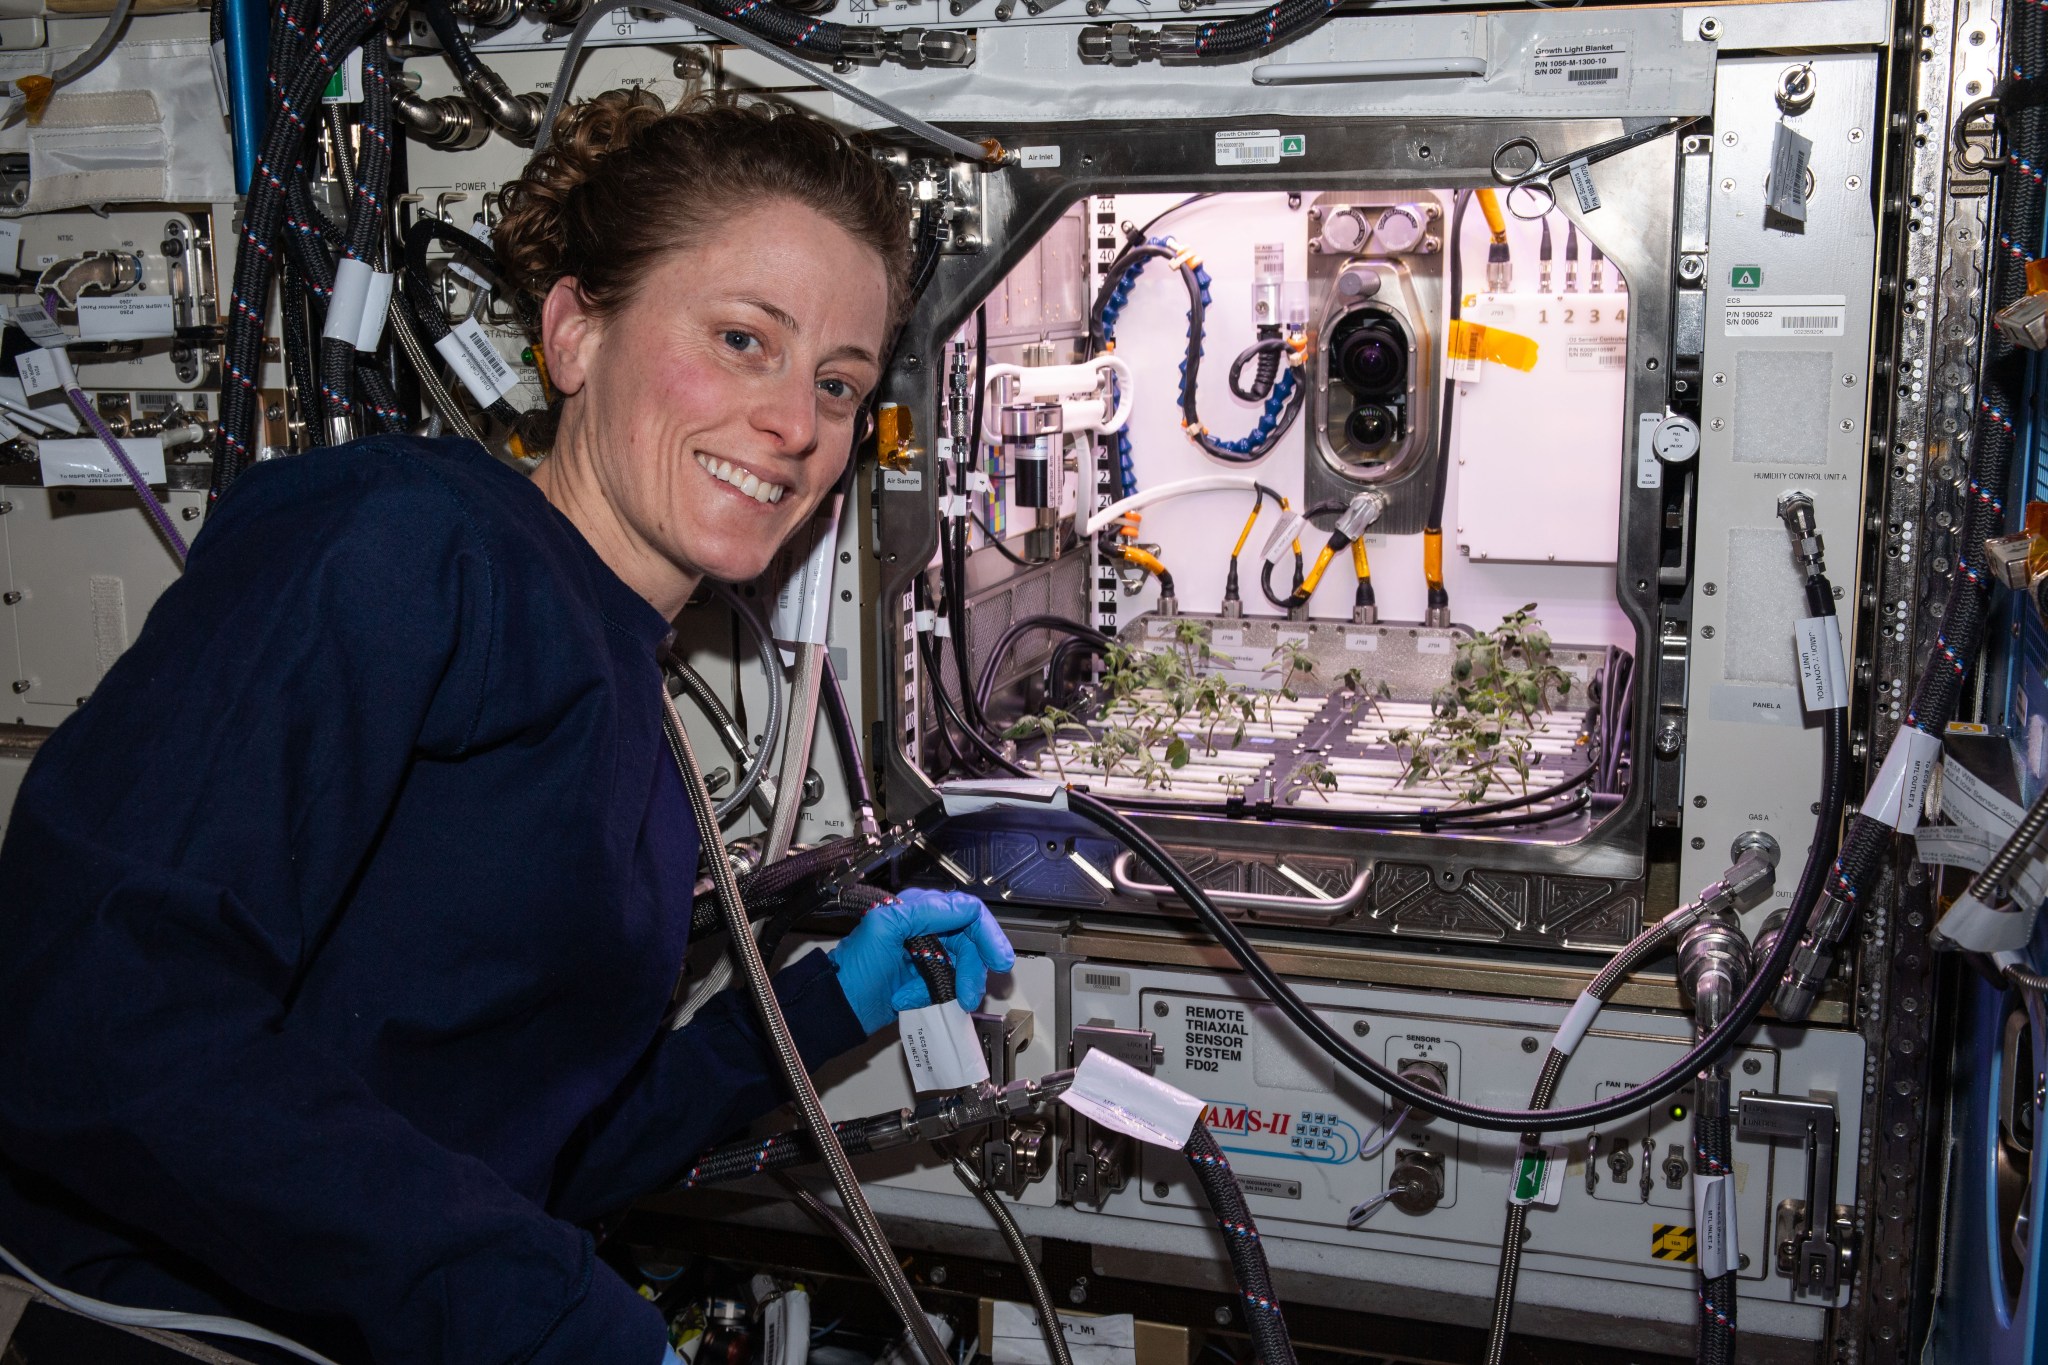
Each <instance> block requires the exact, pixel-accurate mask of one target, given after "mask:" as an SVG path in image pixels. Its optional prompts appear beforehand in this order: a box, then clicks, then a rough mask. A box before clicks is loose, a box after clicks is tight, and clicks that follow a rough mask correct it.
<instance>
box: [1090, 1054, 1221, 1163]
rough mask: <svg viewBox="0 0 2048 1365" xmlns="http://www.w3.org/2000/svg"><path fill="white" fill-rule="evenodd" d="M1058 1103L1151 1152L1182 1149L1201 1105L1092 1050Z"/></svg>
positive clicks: (1200, 1111) (1200, 1114) (1165, 1084)
mask: <svg viewBox="0 0 2048 1365" xmlns="http://www.w3.org/2000/svg"><path fill="white" fill-rule="evenodd" d="M1060 1103H1062V1104H1064V1105H1066V1106H1067V1107H1068V1108H1069V1109H1071V1110H1073V1111H1074V1112H1075V1113H1077V1114H1079V1115H1081V1116H1082V1117H1083V1118H1087V1119H1092V1120H1094V1121H1095V1122H1096V1123H1099V1124H1101V1125H1102V1126H1103V1127H1104V1128H1107V1129H1109V1130H1110V1131H1111V1132H1116V1133H1122V1134H1123V1135H1124V1136H1125V1137H1129V1138H1136V1139H1137V1140H1138V1141H1139V1142H1147V1143H1150V1144H1151V1145H1153V1146H1154V1147H1168V1148H1171V1149H1172V1150H1174V1151H1176V1152H1177V1151H1179V1150H1180V1149H1181V1148H1183V1147H1185V1146H1187V1142H1188V1134H1189V1133H1192V1132H1194V1131H1195V1120H1197V1119H1199V1118H1201V1117H1202V1101H1200V1100H1198V1099H1196V1098H1195V1097H1194V1096H1193V1095H1190V1094H1188V1093H1187V1092H1186V1091H1184V1090H1177V1089H1175V1088H1174V1087H1173V1086H1170V1085H1168V1084H1167V1083H1166V1082H1165V1081H1162V1080H1159V1079H1157V1078H1156V1077H1152V1076H1147V1075H1146V1074H1145V1073H1144V1072H1142V1071H1140V1070H1138V1068H1136V1067H1134V1066H1131V1065H1129V1064H1128V1063H1125V1062H1120V1061H1118V1060H1117V1059H1116V1058H1114V1057H1112V1056H1110V1055H1109V1054H1108V1053H1107V1052H1104V1051H1103V1050H1102V1049H1101V1048H1096V1049H1095V1050H1094V1051H1092V1052H1090V1053H1089V1054H1088V1055H1087V1056H1086V1057H1083V1058H1082V1059H1081V1065H1080V1066H1078V1067H1076V1068H1075V1069H1074V1083H1073V1084H1072V1085H1071V1086H1069V1087H1068V1088H1067V1089H1066V1090H1065V1091H1063V1092H1062V1093H1061V1095H1060Z"/></svg>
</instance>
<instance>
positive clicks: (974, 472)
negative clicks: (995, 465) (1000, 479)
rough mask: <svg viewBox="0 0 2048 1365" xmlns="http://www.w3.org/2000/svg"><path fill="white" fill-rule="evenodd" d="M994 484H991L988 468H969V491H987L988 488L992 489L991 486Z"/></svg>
mask: <svg viewBox="0 0 2048 1365" xmlns="http://www.w3.org/2000/svg"><path fill="white" fill-rule="evenodd" d="M992 486H993V485H991V484H990V483H989V481H988V471H987V470H984V469H970V470H968V471H967V491H968V492H970V493H986V492H988V490H989V489H990V488H991V487H992Z"/></svg>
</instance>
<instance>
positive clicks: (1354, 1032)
mask: <svg viewBox="0 0 2048 1365" xmlns="http://www.w3.org/2000/svg"><path fill="white" fill-rule="evenodd" d="M1371 1032H1372V1025H1371V1024H1368V1023H1366V1022H1365V1020H1363V1019H1353V1020H1352V1021H1351V1036H1352V1037H1354V1038H1363V1037H1365V1035H1366V1034H1368V1033H1371Z"/></svg>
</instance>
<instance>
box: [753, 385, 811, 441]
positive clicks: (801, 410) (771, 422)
mask: <svg viewBox="0 0 2048 1365" xmlns="http://www.w3.org/2000/svg"><path fill="white" fill-rule="evenodd" d="M754 426H755V427H756V428H757V429H759V430H760V431H763V432H766V433H767V434H768V435H770V436H772V437H774V438H775V443H776V446H777V448H778V449H779V450H780V451H781V452H782V453H783V454H785V455H801V454H803V453H804V452H805V451H808V450H809V449H810V448H811V446H812V445H813V444H814V443H815V442H816V441H817V436H818V395H817V391H816V389H815V388H814V387H813V386H812V384H811V382H810V381H809V380H808V379H806V378H804V377H802V376H800V375H796V374H789V375H777V376H776V377H775V378H774V379H772V380H770V381H769V382H768V383H766V384H764V385H763V386H762V388H761V390H760V391H759V392H758V393H757V394H756V395H755V398H754Z"/></svg>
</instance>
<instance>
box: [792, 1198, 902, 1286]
mask: <svg viewBox="0 0 2048 1365" xmlns="http://www.w3.org/2000/svg"><path fill="white" fill-rule="evenodd" d="M774 1174H775V1183H776V1184H778V1185H780V1186H782V1188H783V1189H785V1190H787V1191H788V1192H789V1197H790V1198H791V1199H793V1200H795V1201H796V1205H797V1207H798V1208H800V1209H802V1210H803V1211H804V1212H805V1213H808V1214H809V1215H810V1216H811V1217H812V1218H813V1219H814V1220H815V1221H816V1222H817V1223H818V1224H819V1225H820V1226H821V1227H823V1228H824V1229H825V1230H826V1231H827V1232H831V1233H834V1234H836V1235H837V1236H838V1238H839V1240H840V1241H842V1242H844V1243H846V1249H847V1250H848V1251H850V1252H852V1253H853V1255H854V1259H855V1260H858V1261H859V1262H860V1263H861V1265H862V1267H863V1268H865V1269H866V1271H867V1272H868V1277H869V1278H870V1279H873V1280H880V1279H881V1278H882V1273H881V1272H880V1271H879V1270H877V1269H875V1263H874V1262H873V1261H872V1260H870V1259H869V1257H868V1249H867V1247H866V1246H864V1245H863V1244H862V1243H861V1240H860V1235H859V1234H858V1233H856V1232H855V1231H854V1230H853V1229H852V1227H850V1226H849V1225H848V1224H847V1221H846V1220H845V1219H844V1218H841V1217H840V1216H839V1212H838V1210H836V1209H834V1208H833V1207H832V1206H831V1205H830V1204H828V1203H826V1202H825V1201H824V1200H822V1199H820V1198H819V1197H818V1196H817V1195H816V1194H815V1193H813V1192H812V1190H811V1187H810V1186H808V1185H806V1184H804V1183H803V1182H802V1181H801V1180H798V1179H797V1178H796V1177H795V1176H793V1175H791V1174H790V1173H789V1172H788V1171H776V1172H775V1173H774Z"/></svg>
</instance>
